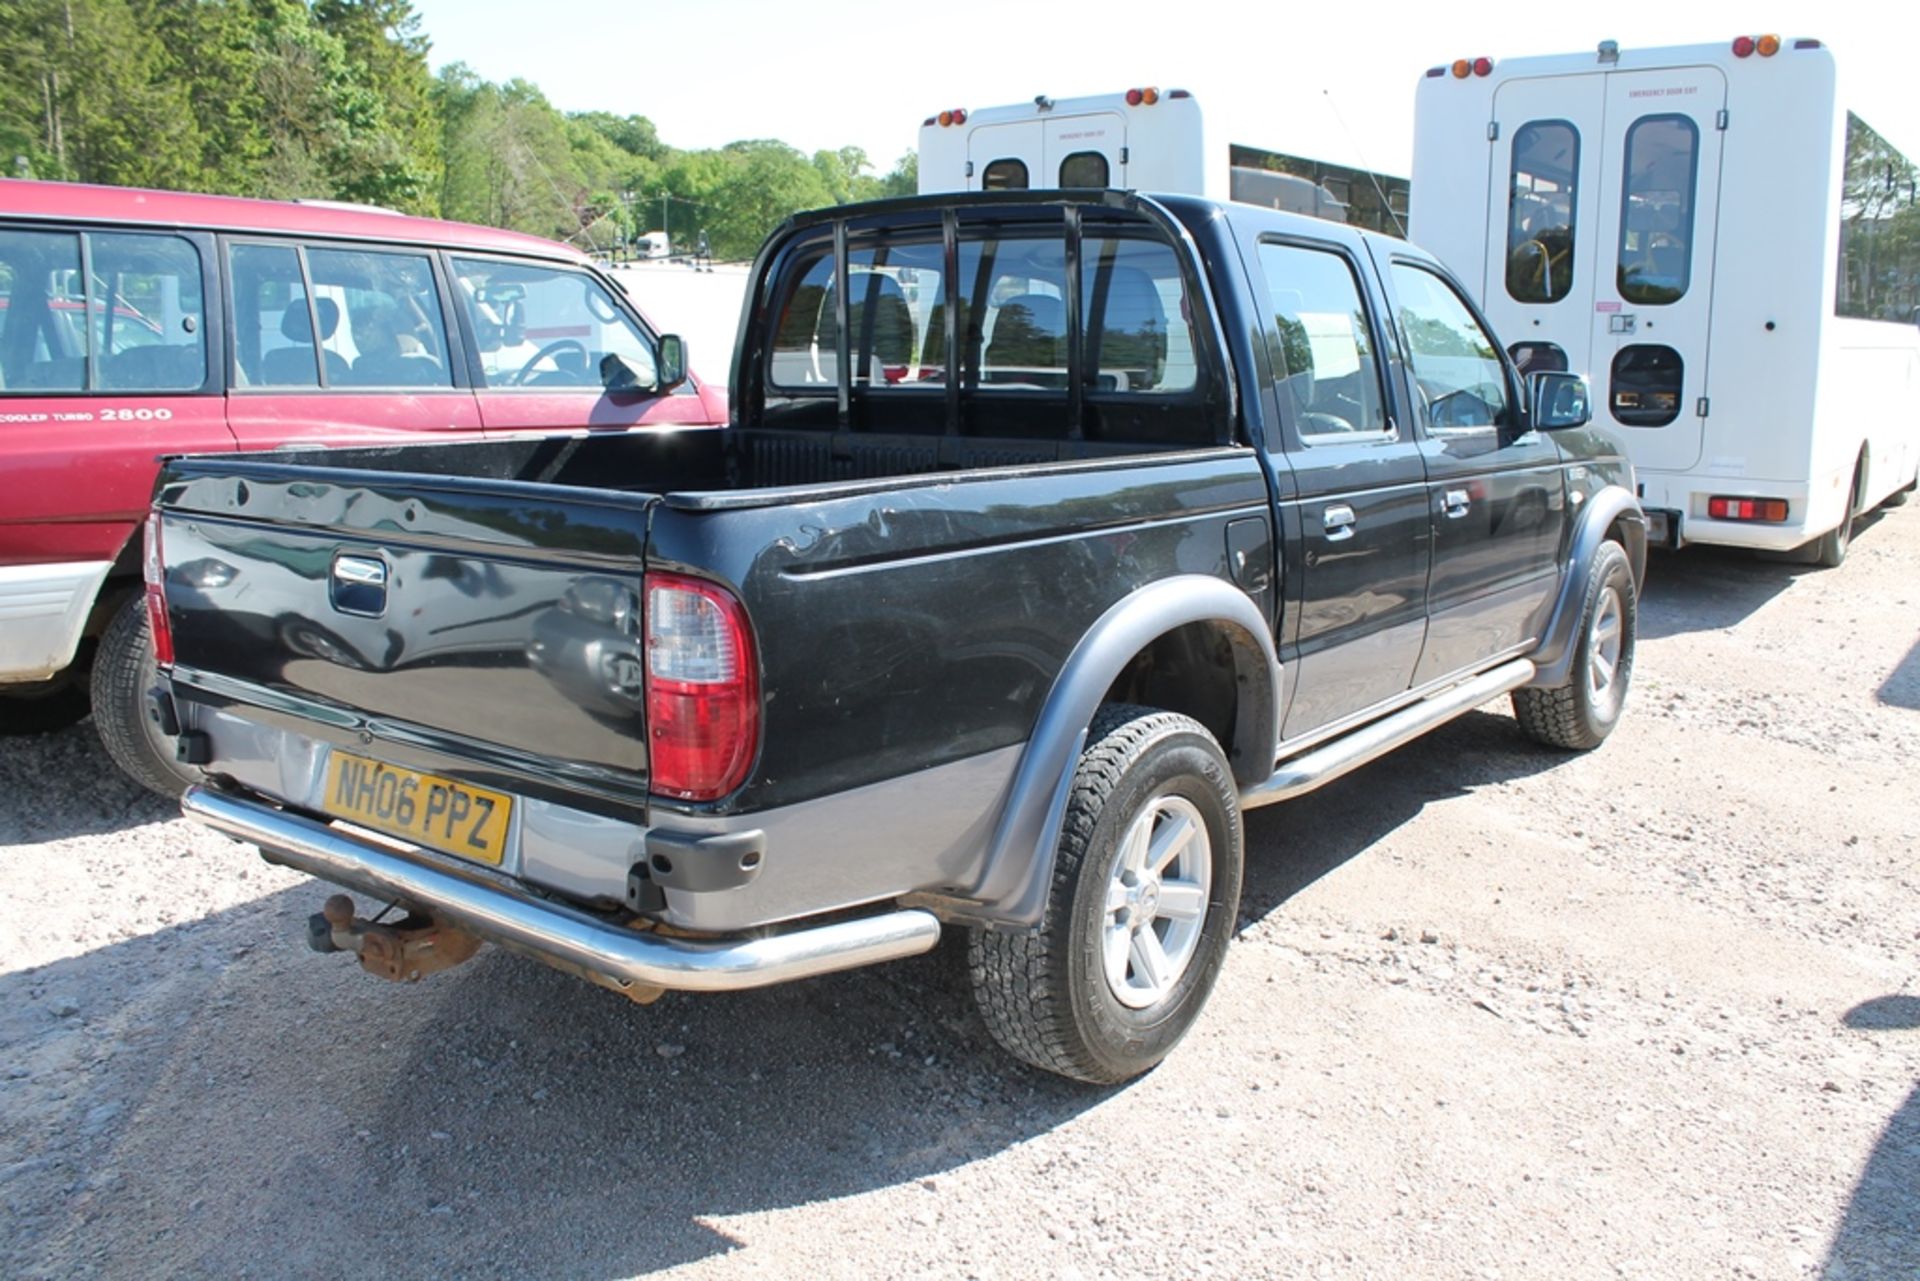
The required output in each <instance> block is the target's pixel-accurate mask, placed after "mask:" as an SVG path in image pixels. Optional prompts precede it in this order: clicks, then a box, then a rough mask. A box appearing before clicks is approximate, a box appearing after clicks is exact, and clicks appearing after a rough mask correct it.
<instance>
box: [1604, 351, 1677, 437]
mask: <svg viewBox="0 0 1920 1281" xmlns="http://www.w3.org/2000/svg"><path fill="white" fill-rule="evenodd" d="M1685 372H1686V367H1685V365H1684V364H1683V363H1682V362H1681V360H1680V353H1679V352H1677V351H1675V350H1674V349H1673V348H1671V347H1662V346H1659V345H1658V344H1654V343H1635V344H1634V345H1632V346H1630V347H1622V348H1621V349H1620V354H1619V355H1617V356H1615V357H1614V358H1613V387H1612V390H1611V398H1612V401H1613V417H1614V420H1615V421H1616V422H1618V423H1619V424H1620V425H1621V426H1623V427H1665V426H1666V425H1667V424H1668V423H1670V422H1672V421H1673V420H1674V419H1676V418H1678V417H1679V416H1680V383H1681V379H1682V378H1683V376H1684V375H1685Z"/></svg>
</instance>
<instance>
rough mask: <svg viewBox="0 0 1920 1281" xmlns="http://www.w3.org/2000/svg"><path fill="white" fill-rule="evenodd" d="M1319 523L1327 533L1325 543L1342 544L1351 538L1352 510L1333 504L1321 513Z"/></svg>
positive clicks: (1342, 504)
mask: <svg viewBox="0 0 1920 1281" xmlns="http://www.w3.org/2000/svg"><path fill="white" fill-rule="evenodd" d="M1320 519H1321V523H1322V524H1323V525H1325V527H1326V531H1327V541H1328V542H1330V543H1338V542H1343V541H1345V540H1346V539H1349V538H1352V537H1353V508H1351V507H1349V506H1347V505H1346V504H1345V503H1335V504H1334V505H1333V506H1331V507H1329V508H1327V509H1326V511H1324V512H1322V513H1321V517H1320Z"/></svg>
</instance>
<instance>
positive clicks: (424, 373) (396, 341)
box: [307, 248, 453, 387]
mask: <svg viewBox="0 0 1920 1281" xmlns="http://www.w3.org/2000/svg"><path fill="white" fill-rule="evenodd" d="M307 270H308V273H309V274H310V275H311V276H312V278H313V296H314V299H315V301H316V302H318V303H325V302H329V301H331V302H332V303H334V304H335V306H336V307H338V309H339V312H340V321H339V323H338V324H337V325H335V326H334V328H333V332H331V333H327V334H323V335H322V336H321V346H322V348H324V349H325V351H326V352H327V354H328V356H329V360H328V362H327V363H328V367H329V368H328V377H327V385H328V386H330V387H451V386H453V373H452V369H451V366H450V364H449V362H448V360H447V329H446V322H445V321H444V320H443V319H442V317H441V315H440V295H439V291H438V290H437V289H436V288H435V287H434V283H433V267H432V264H431V263H429V262H428V260H427V258H426V257H425V255H422V254H397V253H373V252H367V251H363V250H342V249H317V248H310V249H308V250H307ZM336 356H337V357H338V358H339V361H338V362H337V363H336V362H335V361H334V360H333V359H331V357H336ZM342 364H344V366H345V371H344V372H343V373H336V372H335V371H336V370H338V369H339V367H340V365H342Z"/></svg>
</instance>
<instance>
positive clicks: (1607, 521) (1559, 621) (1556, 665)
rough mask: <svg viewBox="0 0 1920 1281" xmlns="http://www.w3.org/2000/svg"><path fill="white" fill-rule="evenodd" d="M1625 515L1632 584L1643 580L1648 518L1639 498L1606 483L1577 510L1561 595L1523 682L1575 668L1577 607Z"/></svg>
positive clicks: (1562, 675) (1560, 679) (1545, 685)
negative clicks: (1532, 671) (1531, 672)
mask: <svg viewBox="0 0 1920 1281" xmlns="http://www.w3.org/2000/svg"><path fill="white" fill-rule="evenodd" d="M1622 517H1625V518H1626V519H1625V521H1624V526H1625V531H1624V532H1625V534H1626V552H1627V562H1628V564H1630V565H1631V566H1632V567H1633V582H1634V585H1635V587H1638V586H1639V585H1640V584H1641V583H1643V582H1645V581H1646V572H1647V518H1646V515H1645V514H1644V513H1643V512H1642V511H1641V510H1640V501H1639V500H1638V499H1637V498H1635V497H1634V496H1633V495H1632V494H1631V493H1630V492H1628V491H1627V490H1626V489H1624V488H1622V487H1621V486H1619V485H1608V486H1607V487H1606V488H1604V489H1602V490H1600V491H1599V492H1598V493H1596V494H1594V495H1593V496H1592V497H1591V498H1589V499H1588V500H1587V502H1586V506H1585V507H1584V509H1583V510H1582V511H1581V514H1580V523H1579V525H1578V527H1577V528H1576V529H1575V530H1574V532H1573V545H1572V548H1571V550H1570V551H1569V553H1568V556H1567V571H1566V575H1565V577H1563V578H1562V579H1561V580H1560V595H1559V596H1558V597H1557V598H1556V599H1555V600H1554V602H1553V613H1552V614H1551V615H1549V616H1548V618H1547V625H1546V627H1545V629H1543V630H1542V632H1541V633H1540V644H1539V646H1538V647H1537V648H1535V650H1534V652H1533V653H1532V654H1531V655H1529V657H1530V658H1532V659H1533V664H1534V667H1535V669H1536V671H1535V674H1534V678H1533V679H1532V680H1531V681H1529V682H1527V684H1528V685H1529V686H1531V687H1534V688H1540V689H1556V688H1558V687H1559V686H1561V685H1564V684H1566V682H1567V675H1568V673H1570V672H1571V671H1572V670H1573V656H1574V653H1575V652H1576V651H1577V650H1578V649H1579V644H1578V641H1579V631H1580V612H1581V610H1582V609H1583V608H1584V606H1585V604H1586V595H1587V574H1588V572H1589V571H1590V570H1591V568H1592V566H1593V558H1594V557H1595V556H1596V555H1598V554H1599V551H1600V544H1601V543H1604V542H1606V541H1607V531H1608V530H1610V529H1611V528H1613V526H1614V524H1615V522H1618V521H1621V519H1622Z"/></svg>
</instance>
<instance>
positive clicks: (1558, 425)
mask: <svg viewBox="0 0 1920 1281" xmlns="http://www.w3.org/2000/svg"><path fill="white" fill-rule="evenodd" d="M1527 404H1528V407H1529V412H1528V415H1527V419H1528V422H1529V423H1530V424H1531V426H1532V427H1533V429H1534V430H1535V431H1564V430H1566V429H1567V428H1569V427H1584V426H1586V425H1587V424H1588V423H1590V422H1592V421H1593V400H1592V397H1591V396H1590V395H1589V394H1588V392H1587V380H1586V379H1584V378H1582V377H1581V376H1580V375H1579V374H1563V373H1558V372H1554V371H1548V370H1542V371H1540V372H1539V373H1533V374H1528V375H1527Z"/></svg>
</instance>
